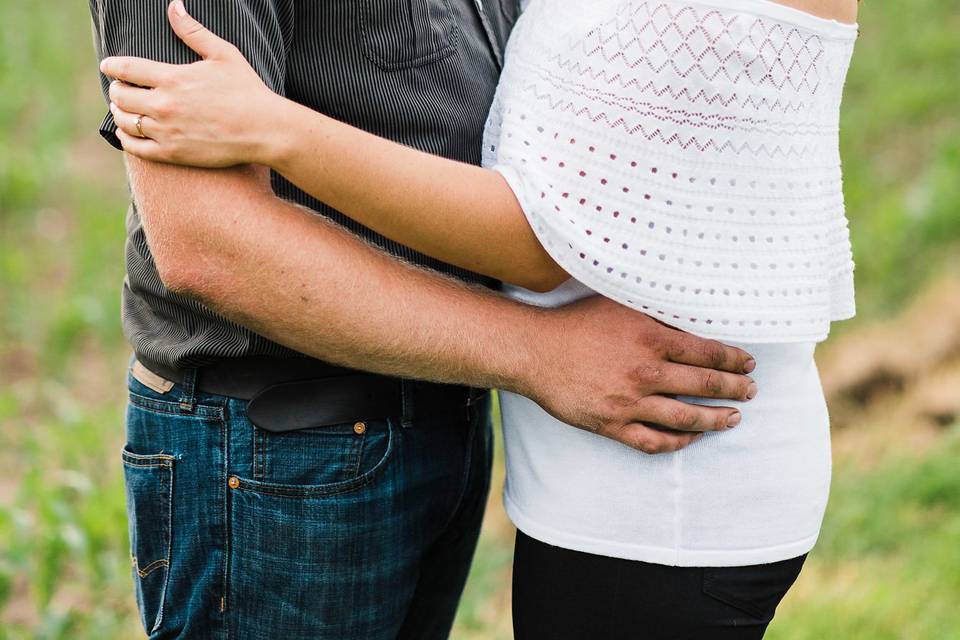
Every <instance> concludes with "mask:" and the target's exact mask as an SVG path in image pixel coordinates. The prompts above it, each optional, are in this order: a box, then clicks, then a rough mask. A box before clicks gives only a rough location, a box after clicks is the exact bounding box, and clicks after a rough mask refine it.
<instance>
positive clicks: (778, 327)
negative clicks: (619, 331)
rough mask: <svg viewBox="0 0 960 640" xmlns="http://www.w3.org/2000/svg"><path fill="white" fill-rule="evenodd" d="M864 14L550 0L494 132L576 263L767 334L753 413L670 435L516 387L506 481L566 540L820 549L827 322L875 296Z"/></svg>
mask: <svg viewBox="0 0 960 640" xmlns="http://www.w3.org/2000/svg"><path fill="white" fill-rule="evenodd" d="M856 33H857V28H856V26H854V25H844V24H841V23H838V22H835V21H831V20H826V19H821V18H817V17H814V16H811V15H808V14H806V13H803V12H800V11H797V10H794V9H790V8H787V7H784V6H783V5H779V4H775V3H772V2H767V1H765V0H736V1H735V0H696V1H692V2H691V1H677V2H673V1H665V2H644V1H637V0H634V1H613V0H594V1H593V2H589V3H579V2H571V1H569V0H567V1H564V0H532V2H531V3H530V6H529V7H528V9H527V10H526V12H525V13H524V14H523V15H522V16H521V18H520V21H519V22H518V24H517V27H516V29H515V31H514V33H513V35H512V37H511V40H510V43H509V45H508V49H507V60H506V66H505V68H504V73H503V76H502V78H501V84H500V86H499V88H498V91H497V96H496V98H495V102H494V107H493V109H492V111H491V115H490V119H489V121H488V125H487V131H486V135H485V138H484V154H485V155H484V165H485V166H488V167H492V168H495V169H496V170H498V171H500V172H501V173H502V174H503V175H504V176H505V178H506V179H507V181H508V183H509V184H510V186H511V187H512V188H513V190H514V191H515V193H516V194H517V197H518V200H519V201H520V203H521V205H522V207H523V209H524V212H525V214H526V215H527V217H528V220H529V221H530V224H531V226H532V228H533V229H534V231H535V232H536V233H537V236H538V238H539V239H540V240H541V242H542V243H543V244H544V246H545V248H546V249H547V250H548V251H549V252H550V254H551V255H552V256H553V258H554V259H555V260H557V262H558V263H559V264H561V265H562V266H563V267H564V268H565V269H566V270H567V271H568V272H569V273H571V274H572V275H573V276H574V277H575V278H576V279H575V280H571V281H569V282H568V283H566V284H564V285H563V286H561V287H560V288H559V289H557V290H556V291H553V292H550V293H548V294H535V293H532V292H529V291H525V290H523V289H518V288H514V287H505V291H506V293H507V294H508V295H510V296H512V297H515V298H518V299H521V300H524V301H525V302H529V303H532V304H537V305H541V306H554V305H558V304H563V303H566V302H569V301H572V300H574V299H577V298H580V297H584V296H586V295H590V294H592V293H595V292H599V293H602V294H603V295H606V296H608V297H610V298H613V299H615V300H617V301H619V302H621V303H623V304H626V305H628V306H631V307H633V308H636V309H638V310H640V311H643V312H645V313H648V314H650V315H652V316H654V317H657V318H658V319H660V320H662V321H664V322H667V323H668V324H672V325H674V326H677V327H678V328H681V329H684V330H686V331H690V332H691V333H695V334H698V335H701V336H705V337H710V338H716V339H720V340H723V341H724V342H726V343H727V344H732V345H734V346H739V347H742V348H744V349H746V350H747V351H749V352H750V353H751V354H753V355H754V356H755V357H756V360H757V368H756V369H755V370H754V372H753V373H752V374H751V376H752V377H753V378H754V379H755V380H756V381H757V384H758V387H759V393H758V395H757V397H756V398H754V399H753V400H752V401H749V402H744V403H738V402H733V401H724V402H718V401H712V400H704V399H693V398H682V397H681V398H680V399H685V400H688V401H691V402H699V403H702V404H715V405H716V404H722V405H728V406H736V407H738V408H739V409H740V410H741V412H742V414H743V418H742V421H741V424H740V425H739V426H738V427H736V428H735V429H733V430H730V431H726V432H723V433H711V434H708V435H707V436H706V437H705V438H703V439H702V440H700V441H699V442H697V443H695V444H693V445H692V446H690V447H688V448H686V449H684V450H682V451H680V452H677V453H674V454H665V455H655V456H654V455H647V454H644V453H641V452H637V451H634V450H631V449H629V448H627V447H625V446H623V445H620V444H618V443H616V442H613V441H610V440H606V439H603V438H599V437H597V436H595V435H592V434H589V433H586V432H584V431H580V430H577V429H574V428H571V427H569V426H567V425H564V424H562V423H560V422H558V421H557V420H555V419H554V418H552V417H551V416H550V415H549V414H547V413H546V412H545V411H543V410H542V409H541V408H539V407H538V406H537V405H536V404H535V403H533V402H532V401H530V400H528V399H526V398H523V397H522V396H518V395H515V394H510V393H502V394H501V398H502V410H503V422H504V436H505V443H506V459H507V484H506V488H505V492H504V500H505V505H506V509H507V513H508V514H509V516H510V517H511V519H512V520H513V522H514V523H515V524H516V525H517V527H519V528H520V529H521V530H523V531H524V532H525V533H527V534H528V535H530V536H532V537H534V538H537V539H539V540H542V541H544V542H547V543H550V544H554V545H557V546H562V547H566V548H570V549H575V550H579V551H585V552H589V553H597V554H601V555H608V556H613V557H620V558H627V559H633V560H642V561H647V562H655V563H660V564H669V565H679V566H736V565H747V564H758V563H765V562H774V561H778V560H784V559H787V558H791V557H795V556H798V555H800V554H803V553H806V552H807V551H809V550H810V549H811V548H812V547H813V545H814V543H815V541H816V538H817V535H818V533H819V529H820V524H821V521H822V518H823V512H824V509H825V507H826V502H827V496H828V492H829V484H830V439H829V418H828V414H827V408H826V404H825V401H824V396H823V391H822V388H821V385H820V379H819V375H818V372H817V368H816V364H815V362H814V358H813V352H814V348H815V345H816V343H817V342H818V341H820V340H823V339H824V338H825V337H826V335H827V333H828V332H829V326H830V322H831V321H833V320H839V319H843V318H848V317H852V315H853V314H854V310H855V305H854V296H853V275H852V274H853V261H852V259H851V253H850V245H849V235H848V231H847V223H846V218H845V215H844V209H843V197H842V193H841V176H840V161H839V152H838V137H837V127H838V117H839V116H838V113H839V105H840V95H841V90H842V86H843V81H844V78H845V74H846V69H847V66H848V64H849V58H850V53H851V50H852V46H853V42H854V40H855V38H856Z"/></svg>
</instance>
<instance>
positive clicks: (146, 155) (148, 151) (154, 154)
mask: <svg viewBox="0 0 960 640" xmlns="http://www.w3.org/2000/svg"><path fill="white" fill-rule="evenodd" d="M117 138H119V139H120V144H122V145H123V150H124V151H126V152H127V153H130V154H133V155H135V156H137V157H139V158H143V159H144V160H153V161H156V162H162V161H163V157H162V155H161V153H160V145H159V144H158V143H157V142H156V141H155V140H151V139H150V138H138V137H137V136H132V135H130V134H129V133H127V132H126V131H124V130H123V129H117Z"/></svg>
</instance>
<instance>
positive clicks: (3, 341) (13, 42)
mask: <svg viewBox="0 0 960 640" xmlns="http://www.w3.org/2000/svg"><path fill="white" fill-rule="evenodd" d="M861 24H862V33H861V38H860V41H859V43H858V45H857V53H856V55H855V58H854V64H853V67H852V70H851V74H850V78H849V82H848V85H847V92H846V101H845V107H844V120H843V152H844V153H843V155H844V170H845V176H846V178H845V192H846V196H847V202H848V208H849V213H850V218H851V228H852V236H853V241H854V245H855V255H856V259H857V286H858V303H859V309H860V317H859V318H858V319H857V320H855V321H852V322H848V323H842V324H840V325H838V327H837V328H838V329H839V330H841V331H856V330H857V328H858V327H860V326H863V325H864V324H866V323H868V322H869V321H871V320H873V319H877V318H879V317H882V316H884V315H885V314H888V313H890V312H892V311H895V310H897V309H899V308H901V307H902V306H903V305H904V304H905V303H906V302H907V301H908V300H909V298H910V297H911V295H912V294H913V293H914V292H915V291H917V290H918V289H919V287H920V286H921V284H922V283H923V282H924V281H925V280H927V279H928V278H930V277H931V276H933V275H934V274H936V273H937V272H939V271H941V270H943V269H944V268H947V266H948V265H949V263H950V261H951V260H953V261H955V260H956V256H957V254H958V247H960V179H958V177H960V117H958V112H960V107H958V105H960V81H958V78H960V37H958V35H957V34H958V33H960V5H958V3H957V2H956V1H955V0H911V2H902V1H897V0H867V2H865V3H864V6H863V16H862V18H861ZM102 112H103V104H102V102H101V99H100V96H99V88H98V85H97V76H96V73H95V62H94V59H93V52H92V45H91V35H90V29H89V19H88V16H87V13H86V4H85V3H83V2H67V1H66V0H51V1H50V2H46V3H27V2H0V469H2V470H3V471H2V472H0V640H8V639H9V640H12V639H15V638H16V639H20V638H23V639H26V638H37V639H54V638H64V639H66V638H69V639H71V640H110V639H114V638H116V639H120V638H131V637H136V634H137V629H138V622H137V618H136V612H135V610H134V606H133V595H132V590H131V583H130V578H129V565H128V559H127V548H126V547H127V534H126V519H125V515H124V507H123V486H122V478H121V471H120V466H119V463H118V450H119V447H120V445H121V444H122V439H123V423H122V419H123V415H122V410H123V399H124V391H123V383H122V381H123V369H124V365H125V363H126V357H127V347H126V344H125V342H124V340H123V337H122V333H121V329H120V325H119V320H118V318H119V288H120V283H121V281H122V278H123V270H122V253H123V237H124V228H123V218H124V211H125V208H126V202H125V200H126V187H125V184H124V182H123V174H122V165H121V164H120V160H119V158H118V156H117V154H116V153H115V152H112V150H110V149H109V148H108V147H107V146H106V145H105V144H104V143H102V142H101V141H99V140H98V138H97V135H96V127H97V125H98V123H99V120H100V117H101V115H102ZM891 451H892V452H893V453H891V454H890V455H888V456H886V457H884V458H883V460H881V461H880V462H879V463H878V464H876V465H874V466H872V467H870V468H869V469H864V468H860V467H857V466H854V465H853V464H852V463H841V464H838V466H837V468H836V470H835V483H834V491H833V494H832V498H831V504H830V507H829V510H828V515H827V522H826V526H825V529H824V531H823V535H822V540H821V543H820V544H819V546H818V548H817V550H816V551H815V553H814V554H813V556H812V557H811V560H810V562H809V566H808V570H807V571H806V572H805V575H804V577H803V578H802V579H801V582H800V584H798V587H797V590H796V591H795V592H794V593H793V594H791V596H790V598H789V600H788V601H787V602H786V603H785V604H784V607H783V610H782V614H781V616H780V618H779V619H778V621H777V623H776V625H775V626H774V627H773V628H772V630H771V632H770V637H771V638H774V639H776V640H782V639H808V638H809V639H818V640H819V639H833V638H842V639H845V640H847V639H858V638H864V639H867V638H869V639H870V640H873V639H880V640H882V639H885V638H908V639H910V640H915V639H916V640H924V639H930V640H944V639H947V640H949V639H950V638H958V637H960V632H958V630H960V613H958V612H960V607H957V603H958V602H960V477H958V472H957V471H956V469H957V466H958V465H957V461H958V460H960V439H958V436H957V428H956V427H955V428H954V429H953V430H952V431H946V432H945V434H944V435H943V442H942V446H940V447H938V448H935V449H932V453H927V454H917V453H909V452H903V453H896V447H895V446H892V447H891ZM489 522H490V526H489V527H488V528H487V530H486V532H485V533H484V536H483V539H482V542H481V546H480V550H479V552H478V555H477V559H476V562H475V569H474V572H473V574H472V576H471V581H470V584H469V587H468V592H467V595H466V597H465V601H464V605H463V607H462V611H461V616H460V618H459V620H458V626H457V631H456V634H455V637H456V638H509V622H508V620H509V618H508V616H509V612H508V611H507V610H506V605H507V604H508V600H507V599H506V598H505V590H506V588H507V586H508V584H509V582H508V579H509V564H510V542H511V537H510V535H509V530H508V529H505V527H504V525H503V514H502V511H500V510H499V509H493V510H491V513H490V517H489Z"/></svg>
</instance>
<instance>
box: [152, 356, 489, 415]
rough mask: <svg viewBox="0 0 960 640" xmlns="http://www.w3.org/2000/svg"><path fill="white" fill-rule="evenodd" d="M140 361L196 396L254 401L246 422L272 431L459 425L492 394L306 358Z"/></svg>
mask: <svg viewBox="0 0 960 640" xmlns="http://www.w3.org/2000/svg"><path fill="white" fill-rule="evenodd" d="M137 361H138V362H139V363H140V364H141V365H142V366H143V367H145V368H146V369H147V371H148V372H149V373H152V374H154V375H156V376H159V377H160V378H162V379H164V380H168V381H170V382H173V383H176V384H179V385H186V386H189V387H191V388H192V389H194V390H195V391H197V392H200V393H204V394H211V395H218V396H226V397H229V398H235V399H239V400H246V401H248V405H247V417H248V418H249V419H250V420H251V421H252V422H253V423H254V424H256V425H257V426H259V427H261V428H264V429H267V430H270V431H291V430H295V429H303V428H309V427H316V426H324V425H331V424H339V423H344V422H355V421H362V420H372V419H377V418H389V417H395V418H400V419H402V420H403V421H404V422H406V423H412V422H413V420H416V421H417V422H423V421H425V420H431V419H452V420H459V419H461V418H466V417H467V416H468V415H469V410H470V407H471V405H472V404H474V403H475V402H476V401H477V400H479V399H481V398H483V397H484V396H485V395H486V394H487V390H485V389H476V388H473V387H468V386H464V385H453V384H441V383H434V382H424V381H418V380H407V379H403V378H396V377H393V376H386V375H381V374H376V373H369V372H365V371H359V370H356V369H350V368H347V367H341V366H337V365H332V364H329V363H326V362H323V361H321V360H316V359H313V358H307V357H272V356H245V357H239V358H223V359H219V360H216V361H214V362H213V363H211V364H207V365H204V366H201V367H197V368H186V367H184V368H178V367H171V366H169V365H165V364H162V363H158V362H155V361H152V360H150V359H149V358H146V357H144V356H141V355H138V356H137ZM135 373H136V371H135ZM147 375H149V374H147ZM141 382H143V381H142V380H141Z"/></svg>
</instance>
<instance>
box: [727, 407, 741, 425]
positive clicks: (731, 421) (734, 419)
mask: <svg viewBox="0 0 960 640" xmlns="http://www.w3.org/2000/svg"><path fill="white" fill-rule="evenodd" d="M742 418H743V416H742V415H741V414H740V412H739V411H737V412H736V413H731V414H730V417H729V418H727V426H728V427H729V428H731V429H733V428H734V427H735V426H737V425H738V424H740V420H741V419H742Z"/></svg>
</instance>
